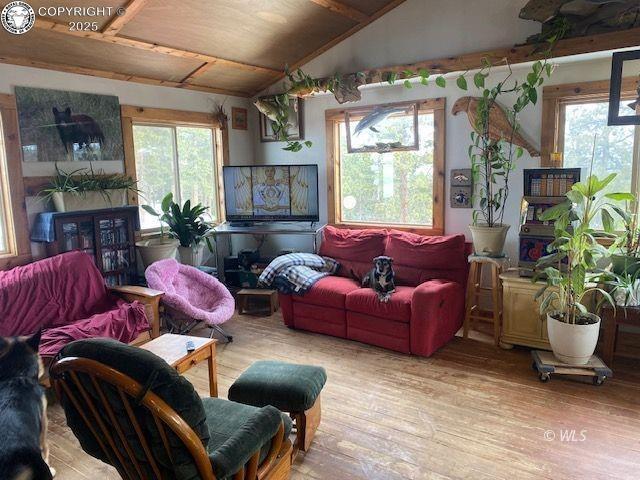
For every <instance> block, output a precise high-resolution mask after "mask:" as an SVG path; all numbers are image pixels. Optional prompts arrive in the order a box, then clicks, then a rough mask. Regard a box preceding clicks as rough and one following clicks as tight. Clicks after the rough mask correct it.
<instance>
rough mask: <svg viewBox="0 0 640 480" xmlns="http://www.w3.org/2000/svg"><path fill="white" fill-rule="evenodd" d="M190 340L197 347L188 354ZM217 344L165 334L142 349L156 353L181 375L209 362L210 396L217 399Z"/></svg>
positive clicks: (208, 339)
mask: <svg viewBox="0 0 640 480" xmlns="http://www.w3.org/2000/svg"><path fill="white" fill-rule="evenodd" d="M189 340H191V341H192V342H193V343H194V345H195V347H196V349H195V350H194V351H193V352H187V347H186V344H187V342H188V341H189ZM216 343H218V341H217V340H216V339H210V338H203V337H191V336H189V335H175V334H173V333H165V334H164V335H160V336H159V337H158V338H155V339H153V340H151V341H150V342H147V343H145V344H143V345H140V348H143V349H145V350H148V351H150V352H151V353H155V354H156V355H157V356H159V357H160V358H162V359H163V360H164V361H165V362H167V363H168V364H169V365H171V366H172V367H173V368H175V369H176V370H177V372H178V373H180V374H182V373H184V372H186V371H187V370H189V369H190V368H191V367H193V366H194V365H197V364H198V363H200V362H202V361H204V360H207V362H208V363H209V394H210V395H211V396H212V397H217V396H218V367H217V364H216Z"/></svg>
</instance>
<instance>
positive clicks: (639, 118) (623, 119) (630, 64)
mask: <svg viewBox="0 0 640 480" xmlns="http://www.w3.org/2000/svg"><path fill="white" fill-rule="evenodd" d="M627 77H635V78H637V79H638V87H637V97H636V98H634V99H632V100H631V101H626V100H624V99H623V98H621V97H622V79H623V78H627ZM609 85H610V87H609V88H610V90H609V121H608V122H607V124H608V125H640V50H632V51H629V52H617V53H614V54H613V60H612V62H611V82H610V84H609ZM623 100H624V101H623Z"/></svg>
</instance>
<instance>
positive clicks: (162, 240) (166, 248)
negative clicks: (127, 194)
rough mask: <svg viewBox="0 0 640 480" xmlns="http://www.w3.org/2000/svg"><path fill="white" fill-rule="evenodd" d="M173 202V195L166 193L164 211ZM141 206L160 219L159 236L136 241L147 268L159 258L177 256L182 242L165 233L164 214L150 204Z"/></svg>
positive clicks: (163, 204) (162, 203)
mask: <svg viewBox="0 0 640 480" xmlns="http://www.w3.org/2000/svg"><path fill="white" fill-rule="evenodd" d="M172 202H173V195H172V194H168V195H165V197H164V198H163V199H162V202H161V206H160V208H161V210H162V211H163V212H164V211H166V210H168V209H169V207H170V205H171V203H172ZM141 207H142V209H143V210H145V211H146V212H148V213H150V214H151V215H154V216H156V217H158V219H159V220H160V236H159V237H152V238H147V239H145V240H140V241H139V242H136V247H138V251H139V252H140V257H142V263H143V264H144V266H145V268H146V267H148V266H149V265H151V264H152V263H154V262H157V261H159V260H164V259H165V258H175V256H176V252H177V250H178V245H179V244H180V243H179V242H178V240H176V239H175V238H172V237H170V236H168V235H165V231H164V224H165V220H164V218H163V215H160V214H159V213H157V212H156V211H155V209H154V208H153V207H152V206H150V205H142V206H141Z"/></svg>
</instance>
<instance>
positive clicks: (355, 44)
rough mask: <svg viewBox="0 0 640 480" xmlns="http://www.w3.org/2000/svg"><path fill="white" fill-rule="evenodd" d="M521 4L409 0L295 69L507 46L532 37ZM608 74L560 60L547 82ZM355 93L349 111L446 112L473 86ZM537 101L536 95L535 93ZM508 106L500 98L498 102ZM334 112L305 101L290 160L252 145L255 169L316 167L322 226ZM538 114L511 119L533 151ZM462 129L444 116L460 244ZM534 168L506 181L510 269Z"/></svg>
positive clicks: (529, 164) (327, 70)
mask: <svg viewBox="0 0 640 480" xmlns="http://www.w3.org/2000/svg"><path fill="white" fill-rule="evenodd" d="M525 3H526V1H520V0H518V1H509V0H473V1H466V0H449V1H447V0H409V1H408V2H406V4H402V5H401V6H400V7H398V8H396V9H395V10H393V11H392V12H390V13H389V14H387V15H385V16H383V17H382V18H380V19H379V20H377V21H376V22H374V23H373V24H371V25H370V26H368V27H366V28H365V29H363V30H362V31H361V32H359V33H358V34H356V35H354V36H353V37H351V38H349V39H347V40H346V41H345V42H343V43H341V44H339V45H338V46H336V47H334V48H333V49H331V50H329V51H327V52H326V53H324V54H323V55H321V56H320V57H318V58H316V59H315V60H313V61H311V62H310V63H309V64H308V65H306V66H303V67H302V68H303V70H304V71H305V72H307V73H310V74H312V75H313V76H324V75H330V74H332V73H334V72H335V71H341V72H352V71H354V70H357V68H365V67H378V66H384V65H394V64H401V63H404V62H413V61H418V60H427V59H434V58H439V57H442V56H448V55H455V54H461V53H469V52H473V51H479V50H484V49H489V48H495V47H501V46H506V45H513V44H515V43H517V42H522V41H524V40H525V38H526V37H527V36H528V35H530V34H531V33H534V32H535V28H532V25H533V26H534V27H535V24H534V23H533V22H527V21H523V20H520V19H518V12H519V10H520V8H521V7H522V6H523V5H524V4H525ZM392 33H393V35H392ZM599 57H602V55H599ZM529 68H530V65H519V66H516V67H515V68H514V74H515V75H514V79H515V78H518V79H520V78H522V77H523V76H524V75H526V73H527V72H528V70H529ZM504 75H505V71H504V70H502V69H495V70H494V72H493V73H492V76H491V78H490V79H489V80H488V85H491V84H492V83H495V82H497V81H499V80H501V79H502V78H503V77H504ZM609 75H610V60H609V59H607V58H599V59H593V60H589V59H588V57H587V56H581V57H574V58H573V59H563V60H562V61H561V62H560V64H559V65H558V68H557V69H556V72H555V73H554V75H553V77H552V79H551V81H550V82H549V84H561V83H567V82H580V81H588V80H602V79H607V78H609ZM453 76H454V77H455V76H457V74H454V75H453ZM470 78H471V77H470ZM432 83H433V82H432ZM469 83H470V84H471V83H472V82H469ZM449 85H450V86H449ZM278 88H281V87H279V86H275V87H272V88H271V89H270V92H276V91H278ZM361 91H362V100H361V101H360V102H359V103H358V104H352V105H370V104H378V103H388V102H396V101H408V100H416V99H425V98H437V97H445V98H446V109H447V112H450V110H451V106H452V105H453V103H454V102H455V101H456V100H457V99H458V98H459V97H461V96H465V95H476V94H477V91H476V90H474V89H473V88H470V90H469V91H468V92H462V91H460V90H459V89H457V88H456V87H455V83H454V82H453V81H450V82H449V83H448V86H447V88H445V89H442V88H439V87H436V86H435V85H434V86H428V87H424V86H422V85H420V84H414V88H412V89H410V90H409V89H406V88H405V87H404V86H402V84H401V83H400V84H398V85H394V86H390V85H386V84H385V85H376V86H367V87H364V88H362V89H361ZM539 97H540V98H541V97H542V92H540V95H539ZM511 100H512V99H511V98H508V97H507V99H503V100H502V101H511ZM344 106H347V107H348V106H350V105H349V104H347V105H344ZM337 107H339V104H338V103H337V102H336V101H335V99H334V98H333V96H332V95H317V96H315V97H311V98H307V99H305V101H304V131H305V139H308V140H311V141H312V142H313V147H312V148H310V149H305V150H303V151H302V152H300V153H297V154H294V153H289V152H284V151H283V150H282V149H281V147H282V144H277V143H259V142H258V143H257V144H256V145H257V147H256V161H257V163H317V164H318V165H319V175H320V179H319V182H320V186H319V190H320V203H321V205H320V216H321V220H323V221H326V219H327V202H326V193H324V192H326V158H327V154H326V151H325V150H326V149H325V124H324V111H325V110H327V109H331V108H337ZM541 114H542V104H541V102H539V103H538V105H535V106H530V107H528V109H527V110H526V111H525V112H523V113H522V114H521V115H520V117H519V121H520V123H521V126H522V131H523V132H524V134H525V136H526V137H527V138H528V139H529V140H532V141H533V144H534V145H536V146H538V147H539V146H540V133H541V117H542V115H541ZM470 131H471V126H470V125H469V121H468V119H467V117H466V115H458V116H453V115H451V114H450V113H447V117H446V167H445V168H446V180H445V182H446V195H445V204H446V211H445V232H446V233H447V234H452V233H464V234H465V235H467V238H470V236H469V231H468V228H467V226H468V225H469V223H470V222H471V212H472V210H471V209H452V208H450V207H449V174H450V171H451V169H453V168H468V167H469V166H470V165H469V159H468V155H467V149H468V146H469V143H470V140H469V133H470ZM537 167H539V158H531V157H529V156H528V155H527V154H525V156H524V157H523V158H522V159H521V160H520V161H519V163H518V167H517V170H516V171H515V172H514V173H513V174H512V177H511V182H510V196H509V201H508V205H507V207H506V211H505V222H506V223H508V224H510V225H511V226H512V228H511V230H510V232H509V235H508V238H507V253H508V254H509V256H510V257H511V258H512V263H513V264H514V265H515V264H516V263H517V258H518V255H517V253H518V246H517V245H518V244H517V241H518V211H519V203H520V199H521V197H522V195H523V175H522V170H523V169H524V168H537ZM323 194H324V195H323ZM292 244H293V245H297V246H299V247H300V248H305V245H303V244H300V243H297V242H295V240H294V239H286V243H284V244H283V243H282V241H280V242H278V245H287V246H290V245H292ZM306 247H307V248H308V246H306Z"/></svg>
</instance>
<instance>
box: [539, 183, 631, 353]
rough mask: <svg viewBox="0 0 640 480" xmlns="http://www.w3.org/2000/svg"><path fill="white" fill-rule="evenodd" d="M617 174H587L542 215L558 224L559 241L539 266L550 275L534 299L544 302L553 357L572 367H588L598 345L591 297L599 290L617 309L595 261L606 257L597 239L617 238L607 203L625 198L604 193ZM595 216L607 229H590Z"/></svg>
mask: <svg viewBox="0 0 640 480" xmlns="http://www.w3.org/2000/svg"><path fill="white" fill-rule="evenodd" d="M615 176H616V174H615V173H612V174H611V175H609V176H608V177H606V178H604V179H603V180H599V179H598V178H597V177H596V176H593V175H592V176H589V178H587V180H586V181H584V182H578V183H576V184H574V185H573V186H572V187H571V190H570V191H569V192H567V194H566V196H567V200H566V201H565V202H563V203H560V204H558V205H555V206H553V207H551V208H549V209H547V210H546V211H544V212H543V214H542V215H541V219H542V220H548V221H551V220H553V221H554V230H555V235H554V236H555V239H554V241H553V242H552V243H551V244H550V245H549V247H548V251H549V252H550V254H549V255H546V256H544V257H542V258H540V259H539V260H538V262H537V264H536V269H537V270H539V271H542V272H543V273H544V275H545V276H546V285H545V286H544V287H543V288H542V289H541V290H540V291H539V292H538V293H537V294H536V298H541V299H542V301H541V303H540V312H541V313H543V314H545V313H546V315H547V333H548V336H549V343H550V344H551V348H552V350H553V354H554V355H555V356H556V358H558V360H560V361H561V362H564V363H566V364H569V365H584V364H586V363H587V362H588V361H589V359H590V358H591V356H592V355H593V352H594V350H595V347H596V343H597V341H598V334H599V332H600V317H599V316H598V315H596V314H595V313H593V312H590V311H589V308H588V306H587V303H588V302H587V301H586V298H587V295H588V294H589V293H590V292H597V294H600V295H601V296H602V299H603V300H602V301H606V302H608V303H610V304H611V305H614V301H613V299H612V298H611V295H610V294H609V293H608V292H607V291H605V290H604V289H603V288H600V287H599V286H598V285H599V284H600V283H601V282H602V273H601V272H599V271H598V268H597V262H598V260H600V259H601V258H603V257H605V256H606V255H607V253H608V251H607V249H606V248H605V247H604V246H603V245H601V244H600V243H598V237H603V236H604V237H609V238H614V237H615V234H614V233H613V221H612V217H611V215H610V213H609V211H608V209H609V208H610V204H609V203H608V200H610V199H616V198H619V196H620V195H621V194H605V193H604V192H603V190H604V189H605V187H606V186H607V185H608V184H609V183H611V181H612V180H613V179H614V178H615ZM597 215H600V216H601V218H602V224H603V227H604V231H597V230H595V229H594V228H592V223H593V221H594V219H595V218H596V216H597ZM599 303H602V302H599Z"/></svg>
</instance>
